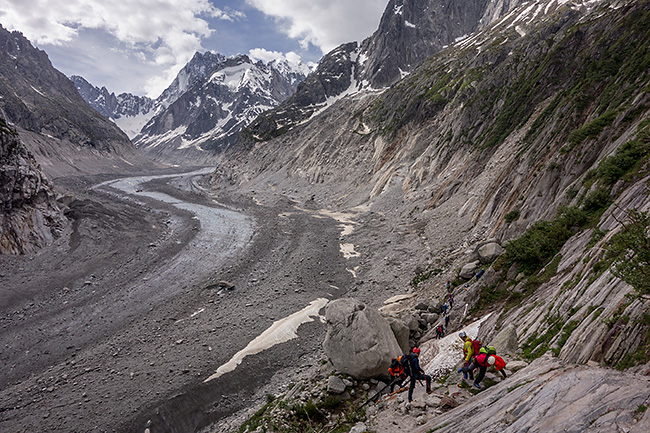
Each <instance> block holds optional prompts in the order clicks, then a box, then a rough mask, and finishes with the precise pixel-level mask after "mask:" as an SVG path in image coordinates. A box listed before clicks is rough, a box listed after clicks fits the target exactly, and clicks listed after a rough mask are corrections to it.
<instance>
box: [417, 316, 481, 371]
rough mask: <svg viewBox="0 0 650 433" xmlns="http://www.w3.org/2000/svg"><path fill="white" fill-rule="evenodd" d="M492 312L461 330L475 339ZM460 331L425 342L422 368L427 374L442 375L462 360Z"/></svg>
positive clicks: (421, 348)
mask: <svg viewBox="0 0 650 433" xmlns="http://www.w3.org/2000/svg"><path fill="white" fill-rule="evenodd" d="M490 315H491V313H490V314H488V315H487V316H484V317H482V318H480V319H479V320H477V321H476V322H474V323H471V324H470V325H468V326H466V327H465V328H463V329H462V330H461V331H465V333H466V334H467V335H468V336H469V337H470V338H471V339H474V338H476V336H477V335H478V330H479V328H480V327H481V324H482V323H483V322H485V321H486V320H487V319H488V318H489V317H490ZM459 332H460V331H459ZM459 332H454V333H453V334H449V335H447V336H446V337H444V338H441V339H440V340H429V341H427V342H426V343H424V344H423V345H422V346H421V347H420V350H422V354H421V357H422V361H423V362H422V366H423V367H422V368H423V369H424V371H425V373H426V374H429V375H431V376H432V377H434V378H436V377H441V376H444V375H446V374H447V373H449V372H450V371H452V370H453V369H454V367H456V365H457V364H458V363H459V362H460V361H461V359H462V355H463V342H462V341H461V339H460V338H459V337H458V333H459Z"/></svg>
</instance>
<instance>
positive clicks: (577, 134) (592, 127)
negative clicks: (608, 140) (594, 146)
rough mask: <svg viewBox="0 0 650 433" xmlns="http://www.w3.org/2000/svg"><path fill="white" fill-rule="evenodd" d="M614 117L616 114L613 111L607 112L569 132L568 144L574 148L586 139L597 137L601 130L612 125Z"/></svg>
mask: <svg viewBox="0 0 650 433" xmlns="http://www.w3.org/2000/svg"><path fill="white" fill-rule="evenodd" d="M616 115H617V113H616V112H615V111H608V112H606V113H605V114H603V115H602V116H598V117H597V118H596V119H594V120H592V121H591V122H589V123H585V124H584V125H583V126H582V127H581V128H578V129H576V130H574V131H571V133H570V134H569V142H570V143H571V144H572V145H573V146H576V145H578V144H581V143H582V142H583V141H585V140H586V139H588V138H596V137H598V136H599V135H600V133H601V132H603V129H605V128H606V127H607V126H609V125H611V124H612V122H613V121H614V119H616Z"/></svg>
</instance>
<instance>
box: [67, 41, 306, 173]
mask: <svg viewBox="0 0 650 433" xmlns="http://www.w3.org/2000/svg"><path fill="white" fill-rule="evenodd" d="M308 72H309V68H308V67H307V66H306V65H303V64H293V63H290V62H289V61H288V60H286V59H285V60H273V61H270V62H268V63H267V64H265V63H263V62H262V61H252V60H251V59H250V58H249V57H248V56H245V55H238V56H233V57H225V56H223V55H221V54H215V53H211V52H205V53H200V52H197V53H196V54H195V55H194V57H193V58H192V59H191V60H190V61H189V62H188V64H187V65H185V66H184V67H183V69H181V71H180V72H179V73H178V75H177V76H176V78H175V79H174V81H173V82H172V83H171V84H170V85H169V87H167V88H166V89H165V90H164V91H163V92H162V93H161V95H160V96H159V97H158V98H156V99H155V100H152V99H150V98H147V97H138V96H134V95H131V94H127V93H122V94H120V95H118V96H115V94H114V93H109V92H108V90H107V89H106V88H101V89H100V88H97V87H95V86H93V85H91V84H90V83H88V82H87V81H86V80H85V79H83V78H82V77H71V79H72V80H73V81H74V82H75V84H76V86H77V89H78V90H79V92H80V94H81V95H82V97H83V98H84V100H86V101H87V102H88V103H89V104H90V105H91V106H93V108H95V109H96V110H97V111H99V112H100V113H101V114H102V115H104V116H105V117H107V118H108V119H111V120H112V121H114V122H115V123H116V124H117V125H118V126H119V127H120V128H122V130H123V131H125V132H126V133H127V134H128V135H129V137H131V138H132V139H133V141H134V143H135V145H136V146H137V147H139V148H140V149H141V150H142V151H144V152H145V153H146V154H147V155H148V156H149V157H151V158H154V159H157V160H161V161H167V162H174V163H175V162H179V161H183V160H190V161H192V162H194V163H196V162H207V161H211V160H213V159H214V158H215V153H217V152H219V151H220V150H223V149H224V148H227V147H228V146H230V145H231V144H232V143H234V142H236V140H237V137H238V135H239V131H240V130H241V129H242V128H243V127H244V126H246V125H248V124H249V123H250V122H251V121H252V120H253V119H254V118H256V117H257V116H258V115H259V114H260V113H262V112H264V111H266V110H268V109H270V108H273V107H275V106H277V105H278V104H279V103H280V102H281V101H283V100H285V99H286V98H287V97H289V96H290V95H291V94H293V92H294V91H295V88H296V86H297V84H298V83H299V82H301V81H302V80H303V79H304V78H305V76H306V75H307V73H308Z"/></svg>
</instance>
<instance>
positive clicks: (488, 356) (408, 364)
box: [388, 275, 507, 402]
mask: <svg viewBox="0 0 650 433" xmlns="http://www.w3.org/2000/svg"><path fill="white" fill-rule="evenodd" d="M477 278H480V275H479V276H477ZM450 286H451V282H450V281H447V289H448V290H449V292H450V293H449V298H448V300H447V302H448V303H449V307H447V302H445V303H444V304H443V307H442V313H443V315H444V320H445V326H443V325H442V323H439V324H438V325H437V326H436V328H435V329H436V337H437V338H442V337H444V335H445V327H446V326H448V324H449V311H450V310H451V308H452V307H453V305H454V295H453V294H452V293H451V290H450ZM458 336H459V338H460V339H461V341H462V342H463V359H462V362H463V365H462V367H461V368H460V369H459V370H458V373H462V374H463V378H462V379H461V381H460V382H459V383H458V386H459V387H462V385H463V381H464V380H467V379H468V378H469V379H470V380H472V381H473V382H474V383H473V385H474V387H475V388H478V389H481V388H482V386H481V382H482V381H483V378H484V377H485V373H486V372H487V369H488V368H489V367H494V369H495V370H496V371H497V372H499V373H500V374H501V375H502V376H503V378H504V379H505V378H506V377H507V376H506V372H505V370H504V368H505V366H506V362H505V361H504V360H503V358H501V357H500V356H498V355H497V352H496V349H495V348H494V347H493V346H487V347H483V345H482V344H481V342H480V341H479V340H478V339H473V340H472V339H471V338H470V337H469V336H468V335H467V333H465V332H464V331H461V332H460V333H459V334H458ZM419 357H420V349H419V348H418V347H414V348H413V349H412V350H411V352H410V353H409V354H406V355H401V356H399V357H397V358H394V359H393V360H392V361H391V364H390V367H389V369H388V373H389V374H390V377H391V381H390V383H389V386H390V392H391V393H393V390H394V388H395V385H399V390H398V391H397V392H401V391H402V390H403V389H405V388H404V387H405V385H406V383H408V401H409V402H410V401H412V399H413V390H414V389H415V384H416V383H417V381H421V380H424V381H425V383H426V391H427V394H428V393H431V392H432V390H431V376H429V375H428V374H426V373H425V372H424V370H423V369H422V368H421V367H420V360H419ZM476 370H478V374H477V375H476V377H474V373H475V372H476Z"/></svg>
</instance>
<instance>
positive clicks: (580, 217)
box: [504, 207, 588, 275]
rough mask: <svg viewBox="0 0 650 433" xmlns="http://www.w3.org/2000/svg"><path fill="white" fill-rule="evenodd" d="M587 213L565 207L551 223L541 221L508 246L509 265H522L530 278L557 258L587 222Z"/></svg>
mask: <svg viewBox="0 0 650 433" xmlns="http://www.w3.org/2000/svg"><path fill="white" fill-rule="evenodd" d="M587 221H588V217H587V213H586V212H585V211H584V210H582V209H578V208H575V207H563V208H560V209H559V210H558V213H557V215H556V217H555V219H553V220H552V221H539V222H536V223H535V224H533V225H532V227H530V228H529V229H528V230H527V231H526V233H524V234H523V235H522V236H521V237H520V238H518V239H515V240H512V241H509V242H507V243H506V244H505V246H504V248H505V250H506V253H505V258H504V260H505V261H506V264H507V265H511V264H513V263H515V262H516V263H519V266H520V267H519V269H520V270H521V271H522V272H523V273H524V274H526V275H531V274H533V273H534V272H535V271H537V270H538V269H540V268H541V267H542V266H543V265H544V264H545V263H547V262H548V261H549V260H550V259H551V258H552V257H553V256H555V255H556V254H557V253H558V252H559V251H560V249H561V248H562V246H563V245H564V243H565V242H566V241H567V240H568V239H569V238H570V237H571V236H573V235H574V234H575V233H576V231H577V230H579V229H581V228H583V227H584V225H585V224H586V223H587Z"/></svg>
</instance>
